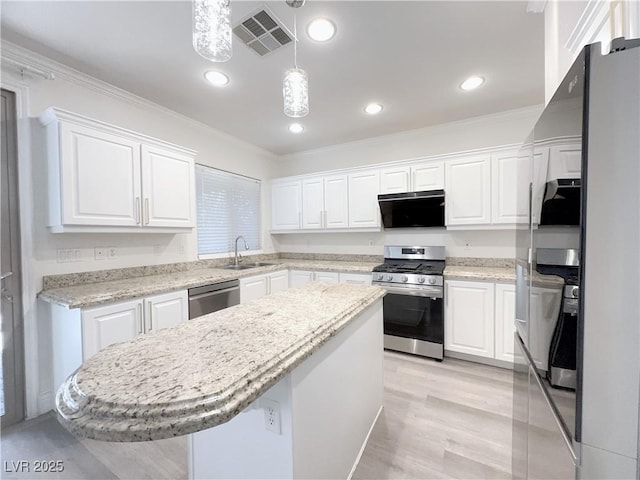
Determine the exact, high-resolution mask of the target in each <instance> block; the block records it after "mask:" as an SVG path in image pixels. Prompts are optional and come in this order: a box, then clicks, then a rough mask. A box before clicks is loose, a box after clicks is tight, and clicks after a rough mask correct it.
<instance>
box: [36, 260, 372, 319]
mask: <svg viewBox="0 0 640 480" xmlns="http://www.w3.org/2000/svg"><path fill="white" fill-rule="evenodd" d="M269 263H270V264H271V265H268V266H264V267H256V268H249V269H246V270H227V269H224V268H219V267H218V268H201V269H193V270H187V271H179V272H172V273H161V274H157V275H147V276H141V277H140V276H136V277H131V278H125V279H118V280H108V281H103V282H96V283H84V284H81V285H73V286H69V287H59V288H51V289H46V290H43V291H41V292H40V293H39V294H38V298H40V299H41V300H44V301H46V302H49V303H54V304H57V305H62V306H64V307H68V308H86V307H92V306H96V305H101V304H104V303H108V302H115V301H121V300H127V299H130V298H139V297H145V296H149V295H156V294H160V293H166V292H171V291H176V290H185V289H187V288H192V287H199V286H201V285H207V284H209V283H216V282H223V281H225V280H233V279H238V278H243V277H251V276H254V275H260V274H263V273H269V272H275V271H278V270H283V269H292V270H314V271H325V272H343V273H365V274H366V273H371V271H372V270H373V267H375V266H376V265H378V263H370V262H348V261H326V260H287V259H279V260H273V261H270V262H269Z"/></svg>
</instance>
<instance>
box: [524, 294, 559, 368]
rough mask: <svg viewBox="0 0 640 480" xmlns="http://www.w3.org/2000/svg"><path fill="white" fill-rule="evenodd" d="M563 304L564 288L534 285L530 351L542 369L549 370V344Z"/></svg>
mask: <svg viewBox="0 0 640 480" xmlns="http://www.w3.org/2000/svg"><path fill="white" fill-rule="evenodd" d="M561 305H562V290H559V289H551V288H540V287H533V288H532V289H531V296H530V307H529V308H530V316H529V352H530V353H531V356H532V357H533V360H534V361H535V363H536V367H538V368H539V369H540V370H545V371H546V370H547V364H548V361H549V346H550V344H551V336H552V335H553V329H554V328H555V326H556V323H557V321H558V315H559V314H560V307H561Z"/></svg>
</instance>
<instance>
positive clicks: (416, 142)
mask: <svg viewBox="0 0 640 480" xmlns="http://www.w3.org/2000/svg"><path fill="white" fill-rule="evenodd" d="M540 112H541V107H529V108H523V109H518V110H512V111H508V112H502V113H499V114H494V115H487V116H483V117H476V118H471V119H467V120H463V121H459V122H452V123H448V124H442V125H437V126H434V127H426V128H421V129H417V130H412V131H408V132H402V133H399V134H394V135H387V136H383V137H376V138H372V139H368V140H363V141H358V142H352V143H346V144H342V145H334V146H331V147H328V148H322V149H318V150H311V151H306V152H301V153H297V154H291V155H286V156H283V157H281V158H280V160H279V161H278V162H277V169H278V170H277V171H278V176H283V177H284V176H289V175H301V174H308V173H315V172H321V171H327V170H334V169H340V168H348V167H357V166H365V165H370V164H380V163H384V162H393V161H399V160H408V159H415V158H421V157H427V156H432V155H437V154H446V153H454V152H462V151H467V150H474V149H480V148H489V147H496V146H501V145H511V144H520V143H522V142H523V141H524V140H525V138H526V137H527V135H528V134H529V133H530V132H531V130H532V129H533V126H534V124H535V122H536V120H537V119H538V117H539V115H540ZM273 238H274V244H275V246H276V249H277V250H278V251H282V252H313V253H353V254H357V253H362V254H372V255H382V247H383V246H384V245H391V244H402V245H409V244H411V245H444V246H446V247H447V255H448V256H451V257H494V258H515V233H514V232H513V231H512V230H491V231H447V230H445V229H433V228H429V229H426V228H422V229H407V230H393V231H386V232H380V233H341V234H293V235H291V234H287V235H274V236H273Z"/></svg>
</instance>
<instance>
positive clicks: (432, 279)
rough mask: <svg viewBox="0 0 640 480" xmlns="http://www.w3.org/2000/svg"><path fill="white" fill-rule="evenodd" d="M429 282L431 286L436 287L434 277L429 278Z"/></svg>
mask: <svg viewBox="0 0 640 480" xmlns="http://www.w3.org/2000/svg"><path fill="white" fill-rule="evenodd" d="M427 282H429V285H435V284H436V279H435V278H433V277H429V279H428V280H427Z"/></svg>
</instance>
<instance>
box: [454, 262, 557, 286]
mask: <svg viewBox="0 0 640 480" xmlns="http://www.w3.org/2000/svg"><path fill="white" fill-rule="evenodd" d="M444 278H445V279H446V280H480V281H483V280H485V281H492V282H505V283H515V281H516V271H515V267H486V266H482V267H479V266H467V265H455V266H447V267H446V268H445V269H444ZM563 285H564V280H563V279H562V278H561V277H558V276H556V275H541V274H539V273H538V272H534V274H533V286H535V287H543V288H561V287H562V286H563Z"/></svg>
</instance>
